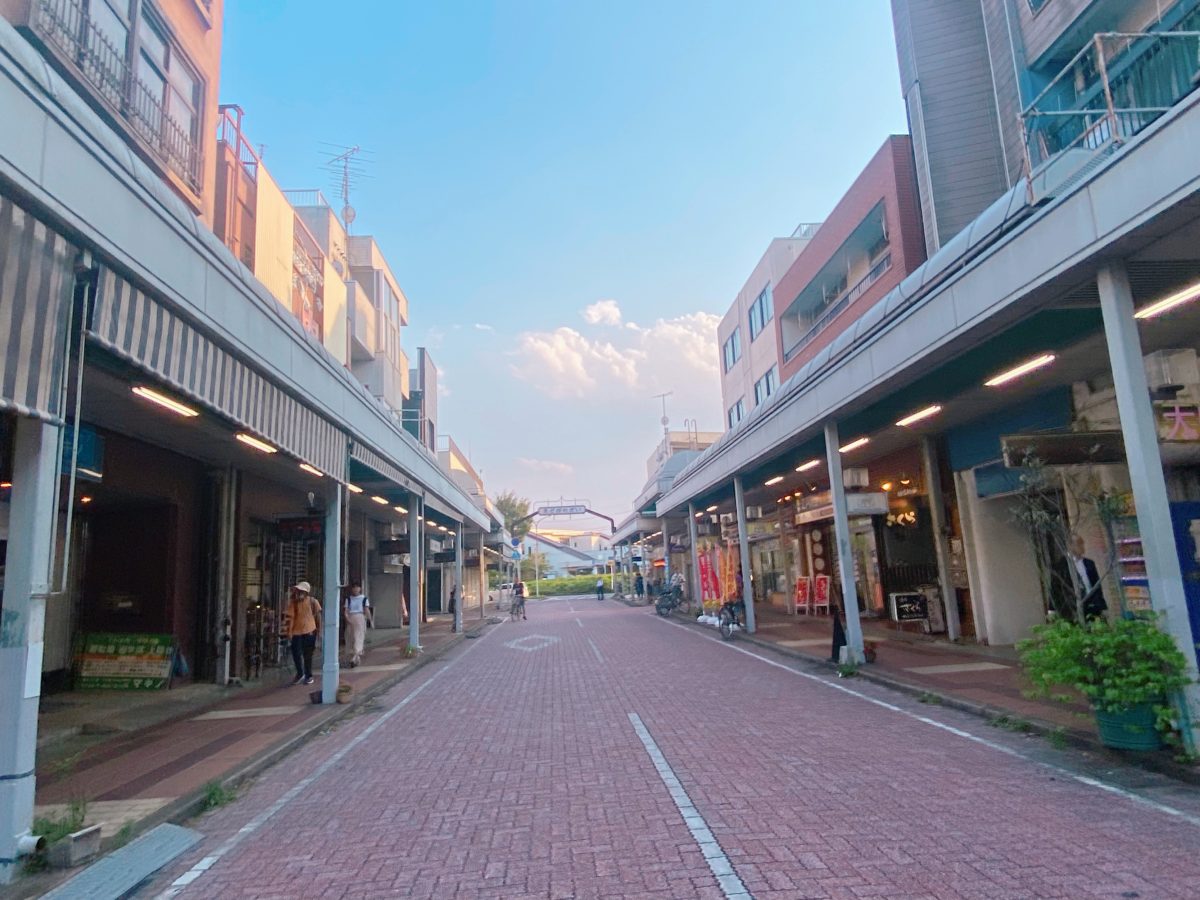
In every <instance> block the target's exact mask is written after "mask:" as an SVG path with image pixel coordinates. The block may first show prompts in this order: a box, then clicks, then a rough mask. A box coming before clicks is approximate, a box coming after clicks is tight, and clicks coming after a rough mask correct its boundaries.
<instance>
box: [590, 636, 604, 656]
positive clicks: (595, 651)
mask: <svg viewBox="0 0 1200 900" xmlns="http://www.w3.org/2000/svg"><path fill="white" fill-rule="evenodd" d="M587 642H588V646H589V647H591V648H592V652H593V653H595V654H596V659H597V660H599V661H600V662H604V657H603V656H602V655H601V654H600V648H599V647H597V646H596V642H595V641H593V640H592V639H591V638H588V639H587Z"/></svg>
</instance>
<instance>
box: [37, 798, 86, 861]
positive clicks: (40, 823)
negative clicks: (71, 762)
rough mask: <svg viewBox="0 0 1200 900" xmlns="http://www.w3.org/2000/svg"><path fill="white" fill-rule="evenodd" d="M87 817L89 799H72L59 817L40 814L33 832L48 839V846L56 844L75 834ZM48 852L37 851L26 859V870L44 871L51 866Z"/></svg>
mask: <svg viewBox="0 0 1200 900" xmlns="http://www.w3.org/2000/svg"><path fill="white" fill-rule="evenodd" d="M86 819H87V801H86V800H72V801H71V802H70V803H68V804H67V811H66V813H65V814H64V815H63V816H61V817H59V818H49V817H47V816H38V817H37V818H35V819H34V820H33V833H34V834H36V835H38V836H40V837H43V838H45V839H46V848H47V849H49V848H50V846H51V845H52V844H56V843H58V842H59V841H61V840H62V839H63V838H65V837H66V836H67V835H68V834H74V833H75V832H76V831H78V830H79V829H80V828H82V827H83V823H84V821H85V820H86ZM49 865H50V864H49V862H47V860H46V854H45V853H44V852H43V853H35V854H33V855H32V856H30V857H28V858H27V859H26V860H25V871H26V872H43V871H45V870H46V868H47V867H48V866H49Z"/></svg>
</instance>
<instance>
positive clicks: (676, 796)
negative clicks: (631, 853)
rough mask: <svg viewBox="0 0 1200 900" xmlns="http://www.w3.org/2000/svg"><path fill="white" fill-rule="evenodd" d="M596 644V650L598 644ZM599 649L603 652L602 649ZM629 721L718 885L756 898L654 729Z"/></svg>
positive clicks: (739, 896) (736, 897) (744, 899)
mask: <svg viewBox="0 0 1200 900" xmlns="http://www.w3.org/2000/svg"><path fill="white" fill-rule="evenodd" d="M588 643H589V644H590V643H591V639H589V640H588ZM592 647H593V649H595V645H594V644H593V645H592ZM596 652H597V653H599V651H598V650H597V651H596ZM629 721H630V723H632V725H633V730H634V731H636V732H637V736H638V737H639V738H640V739H641V741H642V746H643V747H645V748H646V752H647V753H648V754H649V755H650V761H651V762H652V763H654V768H655V769H656V770H658V777H659V778H661V779H662V782H663V784H664V785H666V788H667V791H668V792H669V793H670V795H671V800H672V802H674V804H675V808H676V809H677V810H679V814H680V815H681V816H683V821H684V824H685V825H687V827H688V831H690V832H691V833H692V838H693V839H694V840H695V841H696V845H697V846H698V847H699V848H700V852H701V853H703V854H704V861H705V862H706V863H708V867H709V869H711V870H712V873H713V877H714V878H716V879H717V884H719V885H720V886H721V890H722V892H724V894H725V896H726V897H727V898H729V900H753V898H752V895H751V894H750V892H749V891H748V890H746V886H745V885H744V884H742V879H740V878H739V877H738V876H737V873H736V872H734V870H733V863H731V862H730V861H729V857H728V856H726V855H725V851H724V850H722V849H721V845H720V844H719V843H718V842H717V839H716V838H715V837H713V833H712V832H711V831H710V830H709V828H708V823H707V822H705V821H704V816H702V815H700V811H699V810H698V809H696V806H695V804H693V803H692V798H691V797H689V796H688V793H687V791H685V790H684V789H683V785H682V784H680V783H679V778H678V777H677V776H676V775H675V770H674V769H672V768H671V764H670V763H669V762H667V758H666V757H665V756H663V752H662V751H661V750H660V749H658V744H657V743H655V741H654V738H653V737H652V736H651V735H650V730H649V729H648V728H646V723H645V722H643V721H642V717H641V716H639V715H638V714H637V713H633V712H631V713H630V714H629Z"/></svg>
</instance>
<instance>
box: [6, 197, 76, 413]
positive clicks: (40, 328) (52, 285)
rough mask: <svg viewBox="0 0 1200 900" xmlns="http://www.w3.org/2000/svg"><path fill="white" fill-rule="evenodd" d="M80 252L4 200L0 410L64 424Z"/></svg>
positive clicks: (17, 207)
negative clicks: (63, 392)
mask: <svg viewBox="0 0 1200 900" xmlns="http://www.w3.org/2000/svg"><path fill="white" fill-rule="evenodd" d="M76 252H77V251H76V249H75V248H74V247H73V246H72V245H71V244H69V243H68V242H67V240H66V239H65V238H63V237H61V236H60V235H58V234H56V233H55V232H54V231H52V230H51V229H49V228H47V227H46V225H45V224H44V223H42V222H40V221H39V220H37V219H35V218H34V217H33V216H31V215H30V214H29V213H27V212H25V210H24V209H22V208H21V207H20V206H18V205H17V204H15V203H13V202H12V201H11V200H10V199H8V198H7V197H0V336H2V337H0V409H7V410H12V411H14V412H16V413H19V414H20V415H23V416H33V417H35V418H39V419H45V420H47V421H50V422H58V421H61V416H62V411H61V410H60V409H59V408H58V406H59V394H60V387H61V384H62V377H63V367H64V364H65V357H66V329H67V312H68V310H69V309H70V304H71V295H72V292H73V290H74V285H75V278H74V274H73V271H72V269H73V266H74V261H75V255H76Z"/></svg>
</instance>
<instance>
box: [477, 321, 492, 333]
mask: <svg viewBox="0 0 1200 900" xmlns="http://www.w3.org/2000/svg"><path fill="white" fill-rule="evenodd" d="M475 330H476V331H495V330H496V329H495V328H493V327H492V326H491V325H485V324H484V323H482V322H476V323H475Z"/></svg>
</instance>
